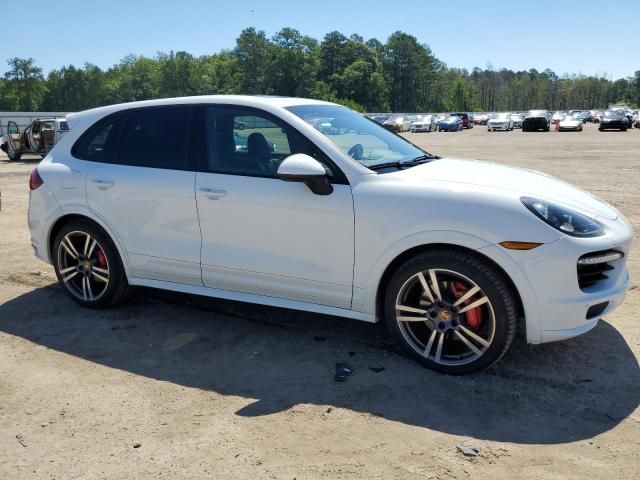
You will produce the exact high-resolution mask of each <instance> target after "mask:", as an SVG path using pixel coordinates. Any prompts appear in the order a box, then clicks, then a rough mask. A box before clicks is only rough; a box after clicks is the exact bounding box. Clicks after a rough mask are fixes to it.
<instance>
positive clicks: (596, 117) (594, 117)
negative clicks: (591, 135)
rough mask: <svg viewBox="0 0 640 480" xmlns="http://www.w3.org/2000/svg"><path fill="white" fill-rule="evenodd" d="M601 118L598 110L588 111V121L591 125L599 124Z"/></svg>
mask: <svg viewBox="0 0 640 480" xmlns="http://www.w3.org/2000/svg"><path fill="white" fill-rule="evenodd" d="M601 118H602V112H601V111H599V110H590V111H589V121H590V122H593V123H600V119H601Z"/></svg>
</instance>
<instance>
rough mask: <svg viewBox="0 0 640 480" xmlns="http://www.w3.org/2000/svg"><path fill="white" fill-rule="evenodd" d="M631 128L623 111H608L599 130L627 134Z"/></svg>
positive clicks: (601, 121)
mask: <svg viewBox="0 0 640 480" xmlns="http://www.w3.org/2000/svg"><path fill="white" fill-rule="evenodd" d="M627 128H629V120H628V119H627V117H626V115H625V114H624V112H623V111H622V110H607V111H606V112H604V115H603V117H602V120H600V125H599V126H598V130H600V131H601V132H602V131H604V130H620V131H622V132H626V131H627Z"/></svg>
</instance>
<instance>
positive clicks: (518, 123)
mask: <svg viewBox="0 0 640 480" xmlns="http://www.w3.org/2000/svg"><path fill="white" fill-rule="evenodd" d="M523 120H524V117H523V116H522V115H521V114H519V113H514V114H512V115H511V121H512V122H513V128H522V121H523Z"/></svg>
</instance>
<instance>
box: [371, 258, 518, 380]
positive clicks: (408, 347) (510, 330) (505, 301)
mask: <svg viewBox="0 0 640 480" xmlns="http://www.w3.org/2000/svg"><path fill="white" fill-rule="evenodd" d="M431 269H440V270H439V271H445V272H446V271H449V272H455V274H456V275H460V276H464V277H466V278H467V279H469V280H471V281H472V282H473V283H475V284H476V285H477V286H478V287H479V288H480V289H481V291H480V294H481V295H484V296H486V297H487V299H488V302H487V303H486V304H485V305H488V306H486V307H482V308H491V312H492V316H493V319H494V321H493V333H492V339H491V342H490V344H489V346H488V347H486V349H485V350H484V351H483V353H482V354H481V355H480V356H479V357H478V358H475V359H474V360H473V361H469V363H464V364H459V365H443V364H442V363H438V362H436V361H434V360H435V359H434V360H432V359H431V358H428V357H429V354H428V353H427V356H425V355H424V353H423V352H419V351H418V350H419V348H418V347H417V346H416V345H415V344H414V345H412V344H411V341H410V340H408V339H407V337H405V335H406V330H404V331H405V333H403V329H402V327H401V326H400V321H399V320H397V319H396V315H397V312H398V311H399V310H397V309H396V301H398V299H399V298H400V296H401V295H402V290H403V289H404V288H405V285H407V283H409V282H411V279H412V278H414V277H415V276H416V275H418V274H419V272H425V273H426V272H427V271H429V270H431ZM444 274H445V275H446V273H444ZM423 275H424V274H423ZM414 285H415V284H414ZM443 285H444V286H445V290H442V289H441V290H440V291H441V292H442V298H443V300H444V297H445V296H446V295H450V291H449V290H448V288H449V287H448V286H447V285H452V283H451V282H450V283H449V284H446V283H444V284H443ZM451 288H454V287H453V286H452V287H451ZM454 298H458V297H454ZM471 298H476V297H471ZM468 301H470V300H468ZM434 305H435V304H432V305H431V306H429V307H424V308H432V307H434ZM458 308H460V307H458ZM454 309H455V308H454ZM405 315H410V314H405ZM411 315H416V314H411ZM417 315H420V314H417ZM462 315H463V314H458V317H457V318H458V321H459V322H460V323H461V324H464V323H465V322H466V321H467V320H464V318H465V317H463V316H462ZM384 318H385V322H386V325H387V328H388V329H389V331H390V332H391V334H392V336H393V337H394V339H395V340H396V341H397V342H398V343H399V344H400V345H401V346H402V348H403V349H404V350H405V352H406V353H407V354H408V355H409V356H411V357H412V358H414V359H415V360H416V361H417V362H419V363H421V364H422V365H424V366H426V367H427V368H429V369H431V370H435V371H438V372H441V373H446V374H452V375H462V374H467V373H473V372H477V371H480V370H483V369H485V368H488V367H490V366H491V365H493V364H494V363H496V362H497V361H498V360H500V358H502V356H503V355H504V354H505V353H506V352H507V350H508V349H509V346H510V345H511V343H512V341H513V339H514V336H515V330H516V320H517V312H516V300H515V296H514V292H513V291H512V289H511V287H510V285H509V282H508V280H507V279H506V278H505V277H504V274H503V273H501V272H500V271H499V270H497V269H496V268H495V267H494V266H493V265H491V263H489V262H488V261H486V260H484V259H482V258H481V257H478V256H476V255H474V254H472V253H468V252H465V251H462V250H456V249H447V248H438V249H434V250H430V251H428V252H425V253H422V254H419V255H416V256H415V257H413V258H411V259H409V260H408V261H406V262H405V263H404V264H402V266H400V268H398V270H397V271H396V272H395V273H394V274H393V276H392V277H391V279H390V281H389V283H388V285H387V287H386V291H385V295H384ZM436 321H438V320H433V322H436ZM418 323H419V324H422V326H423V327H424V329H425V331H427V330H428V328H432V327H428V322H427V321H424V322H422V321H421V322H410V323H409V324H408V325H416V324H418ZM487 323H489V322H487ZM405 325H407V324H405ZM467 327H469V325H468V324H467ZM451 328H452V330H455V329H456V328H455V327H451ZM483 328H484V327H483ZM487 328H489V325H487ZM434 329H435V323H434V327H433V328H432V330H431V331H428V332H427V333H435V330H434ZM452 330H451V331H450V335H449V340H446V341H447V342H452V339H453V341H454V342H458V343H459V344H460V345H462V344H461V343H460V341H459V340H458V337H459V335H457V333H456V332H454V331H452ZM442 335H443V338H446V335H447V333H443V334H442ZM444 341H445V340H443V342H444ZM448 345H453V343H450V344H448ZM476 346H478V345H476ZM427 350H428V347H427ZM429 351H430V352H431V351H433V349H432V350H429ZM441 359H442V357H441Z"/></svg>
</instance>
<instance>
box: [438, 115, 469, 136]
mask: <svg viewBox="0 0 640 480" xmlns="http://www.w3.org/2000/svg"><path fill="white" fill-rule="evenodd" d="M463 128H464V127H463V126H462V118H460V117H459V116H458V115H449V116H448V117H445V119H444V120H440V123H439V124H438V131H439V132H459V131H460V130H462V129H463Z"/></svg>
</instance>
